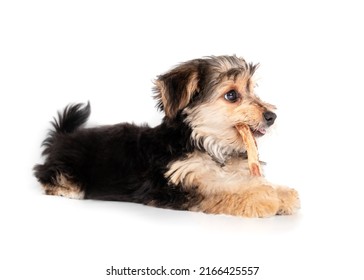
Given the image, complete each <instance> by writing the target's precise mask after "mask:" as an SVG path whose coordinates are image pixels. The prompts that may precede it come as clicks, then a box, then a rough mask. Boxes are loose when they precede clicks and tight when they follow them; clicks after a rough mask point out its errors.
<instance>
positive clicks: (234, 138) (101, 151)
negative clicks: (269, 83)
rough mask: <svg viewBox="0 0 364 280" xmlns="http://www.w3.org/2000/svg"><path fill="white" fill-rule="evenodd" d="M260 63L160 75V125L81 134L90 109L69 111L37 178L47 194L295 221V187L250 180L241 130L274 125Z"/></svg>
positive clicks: (200, 66) (218, 59)
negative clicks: (259, 82)
mask: <svg viewBox="0 0 364 280" xmlns="http://www.w3.org/2000/svg"><path fill="white" fill-rule="evenodd" d="M256 69H257V65H253V64H248V63H246V62H245V60H244V59H242V58H239V57H237V56H211V57H207V58H204V59H195V60H191V61H187V62H185V63H182V64H180V65H178V66H177V67H175V68H174V69H172V70H171V71H169V72H167V73H165V74H163V75H160V76H158V78H157V80H156V81H155V88H154V93H155V95H154V97H155V99H156V100H157V106H158V108H159V109H160V110H162V111H163V112H164V114H165V117H164V118H163V121H162V123H161V124H160V125H158V126H156V127H153V128H151V127H149V126H147V125H145V126H136V125H133V124H128V123H122V124H116V125H111V126H100V127H94V128H84V127H83V125H84V124H85V123H86V121H87V119H88V117H89V115H90V104H89V103H88V104H86V105H84V104H75V105H69V106H68V107H66V108H65V109H64V111H63V112H62V113H58V118H57V119H55V120H54V122H53V123H52V124H53V130H51V131H50V133H49V135H48V137H47V138H46V139H45V140H44V142H43V146H44V151H43V155H44V156H45V162H44V163H43V164H39V165H36V166H35V167H34V173H35V176H36V178H37V179H38V181H39V182H40V183H41V185H42V187H43V188H44V190H45V193H46V194H48V195H59V196H66V197H70V198H78V199H99V200H114V201H129V202H136V203H142V204H146V205H152V206H156V207H163V208H171V209H177V210H191V211H202V212H205V213H213V214H228V215H238V216H245V217H269V216H272V215H281V214H283V215H289V214H292V213H294V212H295V211H296V210H297V209H298V208H299V205H300V203H299V198H298V194H297V192H296V191H295V190H293V189H290V188H285V187H279V186H275V185H272V184H271V183H269V182H267V181H266V180H265V179H264V178H263V177H252V176H251V175H250V172H249V168H248V164H247V153H246V149H245V146H244V143H243V141H242V139H241V136H240V135H239V133H238V131H237V129H236V128H235V125H237V124H241V123H243V124H246V125H248V126H249V127H250V129H251V131H252V133H253V134H254V136H255V137H260V136H263V135H264V134H265V133H266V131H267V129H268V128H269V127H270V126H271V125H272V124H273V123H274V121H275V119H276V114H275V113H274V112H273V109H274V106H272V105H270V104H268V103H265V102H263V101H261V100H260V99H259V98H258V97H257V96H256V95H255V94H254V80H253V78H252V76H253V74H254V72H255V71H256Z"/></svg>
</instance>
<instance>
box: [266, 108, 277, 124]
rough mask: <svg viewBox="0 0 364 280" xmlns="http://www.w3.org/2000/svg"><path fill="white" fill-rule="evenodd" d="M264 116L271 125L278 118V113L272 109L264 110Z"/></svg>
mask: <svg viewBox="0 0 364 280" xmlns="http://www.w3.org/2000/svg"><path fill="white" fill-rule="evenodd" d="M263 116H264V119H265V121H266V122H267V125H268V126H271V125H272V124H273V123H274V121H275V119H276V118H277V115H276V114H275V113H273V112H271V111H266V112H264V113H263Z"/></svg>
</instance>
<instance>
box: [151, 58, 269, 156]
mask: <svg viewBox="0 0 364 280" xmlns="http://www.w3.org/2000/svg"><path fill="white" fill-rule="evenodd" d="M257 67H258V65H253V64H248V63H246V62H245V60H244V59H242V58H238V57H236V56H217V57H215V56H212V57H207V58H205V59H196V60H191V61H188V62H185V63H182V64H180V65H179V66H177V67H175V68H174V69H172V70H171V71H169V72H167V73H165V74H163V75H161V76H159V77H158V79H157V80H156V82H155V85H156V86H155V93H156V94H155V98H156V99H157V100H158V107H159V108H160V109H161V110H163V111H164V113H165V115H166V119H167V120H169V121H173V120H174V119H175V118H176V116H178V115H179V114H182V116H183V117H184V120H185V122H186V123H188V124H189V126H190V127H191V128H192V139H193V140H194V141H195V143H196V145H197V146H198V147H200V148H203V149H205V150H206V151H207V152H208V153H209V154H211V155H212V156H214V157H215V158H216V159H217V160H219V161H221V162H224V161H225V159H226V158H227V157H229V156H231V155H232V154H236V153H241V152H244V151H245V147H244V144H243V142H242V139H241V137H240V135H239V133H238V132H237V130H236V128H235V125H237V124H239V123H244V124H247V125H248V126H249V127H250V129H251V131H252V132H253V133H254V135H255V136H262V135H264V134H265V133H266V130H267V128H268V127H270V126H271V125H272V124H273V123H274V121H275V118H276V115H275V113H273V112H272V110H273V109H274V108H275V107H274V106H273V105H270V104H268V103H265V102H263V101H261V100H260V99H259V98H258V97H257V96H256V95H255V93H254V87H255V83H254V80H253V74H254V72H255V70H256V69H257Z"/></svg>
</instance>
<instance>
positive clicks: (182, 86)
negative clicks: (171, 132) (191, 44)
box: [154, 60, 199, 119]
mask: <svg viewBox="0 0 364 280" xmlns="http://www.w3.org/2000/svg"><path fill="white" fill-rule="evenodd" d="M198 65H199V62H198V60H193V61H189V62H186V63H184V64H181V65H179V66H177V67H176V68H174V69H172V70H171V71H170V72H167V73H166V74H163V75H160V76H158V78H157V80H156V81H155V88H154V91H155V96H154V97H155V99H157V101H158V104H157V106H158V108H159V109H160V110H162V111H164V113H165V114H166V116H167V117H168V118H170V119H173V118H174V117H175V116H176V115H177V113H178V112H179V111H180V110H182V109H183V108H185V107H186V106H187V105H188V104H189V103H190V101H191V99H192V97H193V96H194V95H195V94H196V93H197V92H198V81H199V77H198Z"/></svg>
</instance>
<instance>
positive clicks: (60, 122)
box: [42, 102, 91, 155]
mask: <svg viewBox="0 0 364 280" xmlns="http://www.w3.org/2000/svg"><path fill="white" fill-rule="evenodd" d="M90 114H91V106H90V102H87V104H86V105H85V104H83V103H78V104H71V105H68V106H67V107H66V108H65V109H64V110H63V112H58V118H54V119H53V122H52V126H53V129H52V130H50V131H49V134H48V137H47V138H46V139H45V140H44V141H43V143H42V146H43V147H45V148H44V150H43V153H42V154H43V155H47V154H49V153H50V149H51V147H52V145H53V144H54V142H55V139H56V137H57V136H58V135H59V134H67V133H72V132H73V131H75V130H76V129H77V128H79V127H80V126H82V125H83V124H85V123H86V121H87V120H88V118H89V116H90Z"/></svg>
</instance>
